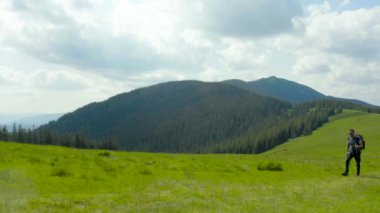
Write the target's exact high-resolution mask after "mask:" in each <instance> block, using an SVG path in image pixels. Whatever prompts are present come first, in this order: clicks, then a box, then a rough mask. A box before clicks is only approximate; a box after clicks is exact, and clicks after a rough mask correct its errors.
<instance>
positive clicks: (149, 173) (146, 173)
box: [139, 169, 153, 175]
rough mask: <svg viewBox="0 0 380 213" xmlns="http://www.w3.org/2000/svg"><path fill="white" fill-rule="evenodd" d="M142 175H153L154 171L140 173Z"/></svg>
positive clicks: (146, 170)
mask: <svg viewBox="0 0 380 213" xmlns="http://www.w3.org/2000/svg"><path fill="white" fill-rule="evenodd" d="M139 174H140V175H152V174H153V173H152V171H150V170H149V169H144V170H142V171H140V172H139Z"/></svg>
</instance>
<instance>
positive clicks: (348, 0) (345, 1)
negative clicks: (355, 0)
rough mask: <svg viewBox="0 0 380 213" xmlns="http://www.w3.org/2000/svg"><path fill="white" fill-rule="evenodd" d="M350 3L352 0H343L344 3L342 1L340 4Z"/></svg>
mask: <svg viewBox="0 0 380 213" xmlns="http://www.w3.org/2000/svg"><path fill="white" fill-rule="evenodd" d="M350 3H351V1H350V0H343V1H342V3H340V5H342V6H346V5H349V4H350Z"/></svg>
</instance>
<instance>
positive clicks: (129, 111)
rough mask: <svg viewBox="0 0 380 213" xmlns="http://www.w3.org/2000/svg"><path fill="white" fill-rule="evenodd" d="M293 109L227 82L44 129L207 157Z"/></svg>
mask: <svg viewBox="0 0 380 213" xmlns="http://www.w3.org/2000/svg"><path fill="white" fill-rule="evenodd" d="M291 108H292V105H291V104H290V103H288V102H284V101H280V100H277V99H274V98H270V97H265V96H262V95H258V94H256V93H253V92H250V91H247V90H243V89H240V88H237V87H234V86H230V85H227V84H223V83H204V82H198V81H183V82H169V83H163V84H159V85H155V86H151V87H147V88H141V89H137V90H134V91H132V92H129V93H124V94H120V95H117V96H114V97H112V98H110V99H108V100H106V101H104V102H99V103H92V104H89V105H87V106H84V107H82V108H80V109H78V110H76V111H75V112H73V113H69V114H66V115H64V116H63V117H61V118H60V119H58V121H56V122H51V123H50V124H48V125H46V126H44V127H43V128H45V129H46V128H47V129H50V130H54V131H58V132H69V133H78V132H80V133H82V134H85V135H86V136H88V137H89V138H94V139H101V138H108V139H110V140H112V141H116V142H117V143H118V144H119V146H120V147H121V148H123V149H127V150H139V151H160V152H166V151H167V152H169V151H170V152H205V151H206V150H208V147H214V146H215V145H216V144H219V143H221V142H225V141H229V140H232V139H234V138H238V137H241V136H242V135H244V134H246V133H247V132H248V131H253V130H255V131H260V130H261V129H262V128H263V124H265V123H268V122H269V121H271V120H274V119H277V118H278V117H279V116H281V115H282V114H283V113H285V112H287V111H289V110H290V109H291ZM210 151H211V150H210Z"/></svg>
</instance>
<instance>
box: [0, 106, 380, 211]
mask: <svg viewBox="0 0 380 213" xmlns="http://www.w3.org/2000/svg"><path fill="white" fill-rule="evenodd" d="M349 128H356V129H357V130H359V131H360V132H361V133H363V134H364V135H365V137H366V141H367V148H366V150H365V151H363V172H362V173H363V175H362V176H361V177H356V176H353V175H351V176H349V177H342V176H341V175H340V173H341V172H342V171H343V169H344V168H343V166H344V157H345V150H344V149H345V138H346V133H347V130H348V129H349ZM379 130H380V115H376V114H366V113H358V112H352V111H346V112H345V114H343V115H339V116H337V117H334V118H333V119H332V121H331V122H330V123H329V124H326V125H325V126H323V127H322V128H320V129H318V130H317V131H315V132H314V133H313V134H312V135H311V136H308V137H302V138H297V139H295V140H292V141H290V142H289V143H285V144H283V145H281V146H279V147H277V148H275V149H273V150H271V151H269V152H266V153H263V154H260V155H230V154H228V155H216V154H209V155H207V154H206V155H192V154H151V153H129V152H113V151H102V150H79V149H70V148H64V147H54V146H35V145H26V144H17V143H5V142H1V143H0V211H1V212H56V211H58V212H59V211H69V212H94V211H100V212H102V211H103V212H377V211H379V209H380V197H379V194H380V152H379V148H380V144H379V138H380V131H379ZM260 165H276V166H279V165H280V166H281V169H282V170H277V171H273V170H274V169H273V170H271V169H263V170H260V169H258V167H259V166H260ZM353 169H355V168H354V166H353ZM352 171H355V170H352ZM352 171H351V172H352ZM352 173H353V172H352Z"/></svg>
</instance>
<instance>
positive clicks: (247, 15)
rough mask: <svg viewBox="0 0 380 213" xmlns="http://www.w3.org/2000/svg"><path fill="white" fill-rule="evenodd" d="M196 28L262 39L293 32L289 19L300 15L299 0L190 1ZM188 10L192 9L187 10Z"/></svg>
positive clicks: (220, 33) (231, 35)
mask: <svg viewBox="0 0 380 213" xmlns="http://www.w3.org/2000/svg"><path fill="white" fill-rule="evenodd" d="M192 4H193V5H194V6H193V8H194V9H193V10H195V11H194V12H195V14H194V16H193V17H194V18H193V19H194V20H195V25H196V26H197V27H200V28H201V29H203V30H204V31H208V32H211V33H216V34H218V35H220V36H230V37H263V36H273V35H277V34H282V33H289V32H292V31H293V25H292V19H293V18H294V17H297V16H301V15H302V6H301V4H300V1H292V0H286V1H279V2H272V1H267V0H256V1H251V0H236V1H224V2H223V3H221V2H220V1H218V0H208V1H192ZM190 8H191V7H190Z"/></svg>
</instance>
